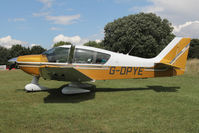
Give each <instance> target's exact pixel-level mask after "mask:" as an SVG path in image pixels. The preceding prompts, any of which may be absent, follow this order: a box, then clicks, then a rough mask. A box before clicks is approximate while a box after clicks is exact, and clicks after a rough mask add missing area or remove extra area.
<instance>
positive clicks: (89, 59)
mask: <svg viewBox="0 0 199 133" xmlns="http://www.w3.org/2000/svg"><path fill="white" fill-rule="evenodd" d="M109 58H110V55H108V54H105V53H100V52H95V51H92V50H85V49H78V48H77V49H75V55H74V59H73V62H74V63H82V64H105V63H106V62H107V61H108V59H109Z"/></svg>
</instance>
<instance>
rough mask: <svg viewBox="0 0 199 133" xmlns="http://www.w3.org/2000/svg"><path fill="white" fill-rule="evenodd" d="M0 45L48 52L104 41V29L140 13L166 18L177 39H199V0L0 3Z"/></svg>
mask: <svg viewBox="0 0 199 133" xmlns="http://www.w3.org/2000/svg"><path fill="white" fill-rule="evenodd" d="M0 3H1V4H0V46H4V47H6V48H10V47H11V46H12V45H14V44H21V45H23V46H27V47H31V46H35V45H41V46H42V47H44V48H46V49H49V48H51V47H52V45H53V44H54V43H56V42H59V41H69V42H72V43H73V44H75V45H82V44H84V43H86V42H88V41H89V40H92V41H97V42H99V41H100V40H103V37H104V26H105V25H106V24H107V23H109V22H113V21H114V20H115V19H118V18H122V17H124V16H128V15H130V14H136V13H139V12H145V13H149V12H152V13H156V14H157V15H158V16H160V17H161V18H162V19H164V18H166V19H168V20H169V21H170V22H171V23H172V25H173V27H174V31H173V33H174V34H175V35H176V36H182V37H191V38H199V13H198V12H199V6H198V5H199V0H0Z"/></svg>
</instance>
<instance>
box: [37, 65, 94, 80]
mask: <svg viewBox="0 0 199 133" xmlns="http://www.w3.org/2000/svg"><path fill="white" fill-rule="evenodd" d="M40 75H41V76H42V77H43V78H44V79H49V80H58V81H71V82H84V81H91V80H92V79H91V78H89V77H88V76H86V75H85V74H83V73H81V72H79V71H78V70H76V69H75V68H73V67H66V68H60V67H41V68H40Z"/></svg>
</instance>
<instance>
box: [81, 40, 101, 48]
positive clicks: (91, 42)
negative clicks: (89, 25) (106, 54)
mask: <svg viewBox="0 0 199 133" xmlns="http://www.w3.org/2000/svg"><path fill="white" fill-rule="evenodd" d="M102 43H103V42H99V43H97V42H96V41H89V42H87V43H85V44H84V46H90V47H95V48H104V47H103V44H102Z"/></svg>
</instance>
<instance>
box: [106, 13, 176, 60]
mask: <svg viewBox="0 0 199 133" xmlns="http://www.w3.org/2000/svg"><path fill="white" fill-rule="evenodd" d="M104 30H105V37H104V47H105V48H106V49H108V50H111V51H115V52H121V53H124V54H126V53H128V52H129V50H130V49H131V48H132V47H134V49H133V50H132V52H131V53H130V55H135V56H140V57H146V58H150V57H154V56H156V55H157V54H158V53H159V52H160V51H161V50H162V49H163V48H164V47H165V46H166V45H167V44H168V43H169V42H170V41H171V40H172V39H173V38H174V37H175V36H174V34H172V31H173V27H172V25H171V23H170V22H169V21H168V20H167V19H161V18H160V17H158V16H156V15H155V14H153V13H139V14H135V15H129V16H126V17H123V18H119V19H117V20H115V21H114V22H111V23H108V24H107V25H106V26H105V28H104Z"/></svg>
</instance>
